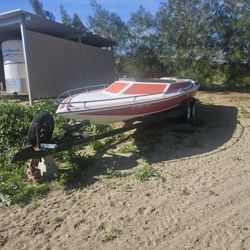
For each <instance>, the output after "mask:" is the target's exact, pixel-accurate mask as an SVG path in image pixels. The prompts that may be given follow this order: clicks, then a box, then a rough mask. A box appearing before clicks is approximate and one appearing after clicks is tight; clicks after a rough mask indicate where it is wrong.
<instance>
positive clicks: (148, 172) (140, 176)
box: [135, 163, 155, 182]
mask: <svg viewBox="0 0 250 250" xmlns="http://www.w3.org/2000/svg"><path fill="white" fill-rule="evenodd" d="M152 176H155V174H154V172H153V169H152V167H151V166H150V165H149V164H148V163H144V165H143V166H142V167H140V168H138V169H137V170H136V172H135V177H136V179H137V180H139V181H141V182H144V181H148V180H149V179H150V177H152Z"/></svg>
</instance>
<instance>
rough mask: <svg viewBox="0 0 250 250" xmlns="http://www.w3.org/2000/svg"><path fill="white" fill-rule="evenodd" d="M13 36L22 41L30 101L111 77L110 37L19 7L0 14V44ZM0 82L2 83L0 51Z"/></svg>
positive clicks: (109, 79) (3, 80)
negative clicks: (49, 18)
mask: <svg viewBox="0 0 250 250" xmlns="http://www.w3.org/2000/svg"><path fill="white" fill-rule="evenodd" d="M16 39H19V40H21V41H22V48H23V54H24V63H25V72H26V80H27V92H28V95H29V100H30V103H32V101H33V98H40V97H55V96H57V95H58V94H59V93H61V92H63V91H65V90H68V89H72V88H78V87H81V86H84V85H94V84H106V83H111V82H112V81H113V80H114V56H113V52H112V51H113V50H112V48H113V46H115V45H116V43H115V42H114V41H112V40H110V39H107V38H103V37H100V36H97V35H94V34H92V33H90V32H85V31H82V30H79V29H76V28H72V27H69V26H66V25H64V24H61V23H57V22H54V21H51V20H47V19H45V18H43V17H40V16H37V15H34V14H31V13H28V12H25V11H22V10H20V9H18V10H13V11H10V12H5V13H2V14H0V44H2V42H4V41H7V40H16ZM0 82H3V83H4V85H5V84H6V83H5V76H4V67H3V58H2V53H1V51H0Z"/></svg>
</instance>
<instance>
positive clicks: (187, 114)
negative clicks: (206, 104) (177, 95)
mask: <svg viewBox="0 0 250 250" xmlns="http://www.w3.org/2000/svg"><path fill="white" fill-rule="evenodd" d="M195 112H196V106H195V100H191V101H189V102H188V103H187V104H186V106H185V108H184V112H183V114H182V116H181V121H182V122H189V121H191V120H192V119H193V118H194V116H195Z"/></svg>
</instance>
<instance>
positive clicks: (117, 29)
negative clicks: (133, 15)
mask: <svg viewBox="0 0 250 250" xmlns="http://www.w3.org/2000/svg"><path fill="white" fill-rule="evenodd" d="M90 4H91V6H92V8H93V11H94V15H93V16H89V17H88V22H89V28H90V30H91V31H93V32H94V33H95V34H97V35H100V36H103V37H106V38H109V39H112V40H114V41H116V42H118V47H117V48H116V49H115V53H116V54H122V53H124V52H125V46H126V41H127V32H128V29H127V25H126V24H125V23H124V22H123V21H122V19H121V18H120V17H119V16H118V15H117V14H116V13H114V12H109V11H107V10H105V9H103V8H102V6H101V5H99V4H98V3H97V2H96V0H90Z"/></svg>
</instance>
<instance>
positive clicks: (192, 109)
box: [191, 100, 196, 119]
mask: <svg viewBox="0 0 250 250" xmlns="http://www.w3.org/2000/svg"><path fill="white" fill-rule="evenodd" d="M195 115H196V101H195V100H193V101H192V102H191V119H194V117H195Z"/></svg>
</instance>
